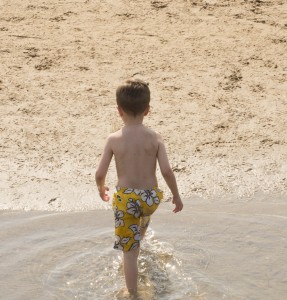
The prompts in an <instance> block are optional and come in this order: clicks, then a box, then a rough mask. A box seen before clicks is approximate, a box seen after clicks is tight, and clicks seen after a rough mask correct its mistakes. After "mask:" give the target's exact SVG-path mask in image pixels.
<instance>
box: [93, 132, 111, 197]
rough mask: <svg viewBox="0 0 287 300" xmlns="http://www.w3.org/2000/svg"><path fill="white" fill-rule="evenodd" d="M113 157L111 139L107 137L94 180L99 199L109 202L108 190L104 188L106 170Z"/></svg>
mask: <svg viewBox="0 0 287 300" xmlns="http://www.w3.org/2000/svg"><path fill="white" fill-rule="evenodd" d="M112 157H113V151H112V147H111V137H108V139H107V142H106V145H105V148H104V152H103V154H102V157H101V161H100V164H99V166H98V168H97V171H96V175H95V179H96V183H97V186H98V190H99V194H100V197H101V198H102V200H103V201H109V200H110V197H109V195H108V190H109V188H108V187H107V186H105V179H106V175H107V172H108V168H109V165H110V162H111V159H112Z"/></svg>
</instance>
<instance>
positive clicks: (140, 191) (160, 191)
mask: <svg viewBox="0 0 287 300" xmlns="http://www.w3.org/2000/svg"><path fill="white" fill-rule="evenodd" d="M127 190H130V193H131V192H136V193H142V192H146V191H155V192H159V193H162V192H163V191H162V190H161V189H160V188H159V187H157V186H154V187H152V188H148V189H134V188H129V187H123V186H116V191H117V192H120V191H127Z"/></svg>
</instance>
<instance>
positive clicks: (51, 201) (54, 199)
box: [48, 197, 59, 204]
mask: <svg viewBox="0 0 287 300" xmlns="http://www.w3.org/2000/svg"><path fill="white" fill-rule="evenodd" d="M58 198H59V197H55V198H52V199H50V200H49V201H48V204H51V203H53V202H55V201H56V200H57V199H58Z"/></svg>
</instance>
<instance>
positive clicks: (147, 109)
mask: <svg viewBox="0 0 287 300" xmlns="http://www.w3.org/2000/svg"><path fill="white" fill-rule="evenodd" d="M149 110H150V106H148V107H147V108H146V109H145V111H144V116H146V115H147V114H148V113H149Z"/></svg>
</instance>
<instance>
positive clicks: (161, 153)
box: [157, 135, 183, 213]
mask: <svg viewBox="0 0 287 300" xmlns="http://www.w3.org/2000/svg"><path fill="white" fill-rule="evenodd" d="M158 143H159V146H158V152H157V159H158V163H159V167H160V171H161V174H162V176H163V178H164V180H165V182H166V183H167V185H168V187H169V189H170V191H171V192H172V195H173V200H172V203H173V204H175V208H174V210H173V212H175V213H176V212H179V211H181V210H182V208H183V204H182V201H181V198H180V195H179V192H178V188H177V183H176V179H175V176H174V173H173V170H172V168H171V166H170V164H169V161H168V157H167V153H166V150H165V146H164V143H163V140H162V138H161V136H160V135H158Z"/></svg>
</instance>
